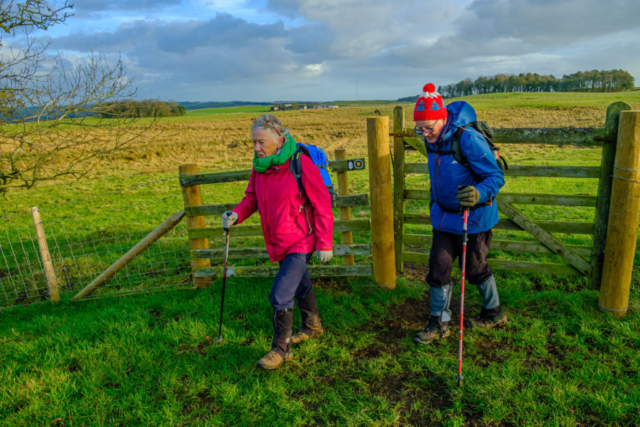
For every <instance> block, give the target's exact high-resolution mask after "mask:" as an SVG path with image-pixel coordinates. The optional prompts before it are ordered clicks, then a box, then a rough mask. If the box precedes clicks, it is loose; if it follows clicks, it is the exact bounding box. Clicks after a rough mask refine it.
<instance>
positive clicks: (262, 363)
mask: <svg viewBox="0 0 640 427" xmlns="http://www.w3.org/2000/svg"><path fill="white" fill-rule="evenodd" d="M292 358H293V354H291V349H289V350H287V352H286V353H285V355H284V357H282V356H280V355H279V354H278V352H277V351H275V350H270V351H269V353H267V354H265V355H264V357H263V358H262V359H260V360H258V366H259V367H261V368H262V369H266V370H267V371H272V370H274V369H278V368H279V367H280V366H281V365H282V364H283V363H284V362H288V361H290V360H291V359H292Z"/></svg>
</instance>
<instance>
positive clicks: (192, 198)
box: [179, 165, 211, 289]
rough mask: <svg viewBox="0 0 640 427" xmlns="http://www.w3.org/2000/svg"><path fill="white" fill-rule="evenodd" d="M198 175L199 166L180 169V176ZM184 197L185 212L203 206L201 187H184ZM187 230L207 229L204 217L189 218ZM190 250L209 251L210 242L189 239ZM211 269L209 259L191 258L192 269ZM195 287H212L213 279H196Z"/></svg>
mask: <svg viewBox="0 0 640 427" xmlns="http://www.w3.org/2000/svg"><path fill="white" fill-rule="evenodd" d="M197 173H198V165H182V166H180V167H179V174H180V175H181V176H183V175H196V174H197ZM182 197H183V199H184V207H185V211H186V210H187V209H186V208H187V207H190V206H200V205H202V189H201V188H200V186H199V185H191V186H188V187H182ZM187 228H188V229H189V230H195V229H198V228H206V223H205V220H204V216H192V217H189V216H188V217H187ZM189 248H190V249H209V241H208V240H207V239H206V238H205V239H189ZM203 267H211V262H210V261H209V260H208V259H193V258H191V268H192V269H193V268H203ZM193 285H194V286H195V287H196V288H200V289H203V288H206V287H209V286H210V285H211V277H198V278H196V277H194V278H193Z"/></svg>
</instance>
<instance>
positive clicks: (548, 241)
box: [496, 196, 591, 275]
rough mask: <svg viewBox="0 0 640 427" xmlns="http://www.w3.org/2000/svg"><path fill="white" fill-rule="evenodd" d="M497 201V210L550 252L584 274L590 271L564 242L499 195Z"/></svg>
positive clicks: (587, 264) (587, 263)
mask: <svg viewBox="0 0 640 427" xmlns="http://www.w3.org/2000/svg"><path fill="white" fill-rule="evenodd" d="M496 201H497V203H498V210H499V211H500V212H502V213H503V214H505V215H507V216H508V217H509V218H510V219H511V220H512V221H513V222H515V223H516V224H518V225H519V226H520V227H522V228H523V229H525V230H526V231H527V232H529V234H531V235H532V236H533V237H535V238H536V239H537V240H538V241H540V243H542V244H543V245H545V246H546V247H548V248H549V249H551V251H552V252H554V253H556V254H558V255H560V256H561V257H562V258H564V259H565V260H566V261H567V262H568V263H569V264H571V265H572V266H573V267H575V268H576V269H577V270H578V271H580V272H581V273H582V274H584V275H589V273H590V272H591V265H590V264H589V262H588V261H587V260H585V259H584V258H582V257H581V256H580V255H578V254H576V253H575V252H574V251H572V250H571V249H569V248H567V247H566V246H565V245H564V243H562V242H561V241H560V240H558V239H557V238H555V237H554V236H553V235H552V234H550V233H548V232H546V231H545V230H543V229H542V228H540V227H539V226H537V225H536V224H535V223H534V222H533V221H531V220H530V219H529V218H527V217H526V215H524V214H523V213H522V212H520V211H519V210H518V209H516V208H515V207H513V205H511V204H509V203H507V202H505V201H504V199H503V198H502V197H501V196H500V197H498V198H496Z"/></svg>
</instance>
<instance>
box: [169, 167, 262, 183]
mask: <svg viewBox="0 0 640 427" xmlns="http://www.w3.org/2000/svg"><path fill="white" fill-rule="evenodd" d="M250 176H251V169H244V170H239V171H229V172H212V173H199V174H195V175H190V176H181V177H180V185H181V186H182V187H189V186H191V185H204V184H222V183H223V182H236V181H248V180H249V177H250Z"/></svg>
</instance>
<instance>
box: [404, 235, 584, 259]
mask: <svg viewBox="0 0 640 427" xmlns="http://www.w3.org/2000/svg"><path fill="white" fill-rule="evenodd" d="M432 242H433V236H429V235H426V234H405V235H404V243H405V244H408V245H422V246H425V248H428V247H431V243H432ZM566 246H567V248H569V249H571V250H572V251H574V252H575V253H577V254H578V255H581V256H589V255H591V246H583V245H566ZM491 251H504V252H528V253H535V254H553V252H551V250H550V249H549V248H547V247H546V246H545V245H543V244H542V243H538V242H527V241H518V240H497V239H493V240H492V241H491Z"/></svg>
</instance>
